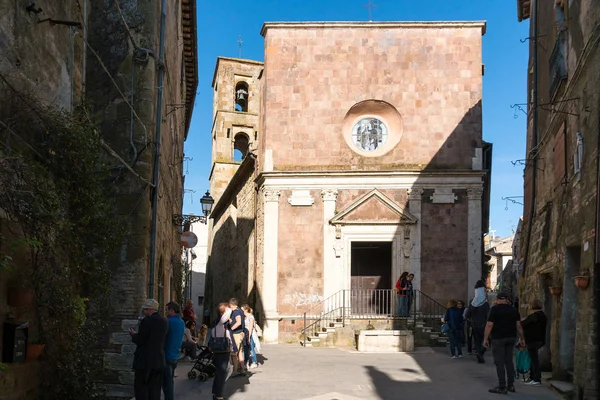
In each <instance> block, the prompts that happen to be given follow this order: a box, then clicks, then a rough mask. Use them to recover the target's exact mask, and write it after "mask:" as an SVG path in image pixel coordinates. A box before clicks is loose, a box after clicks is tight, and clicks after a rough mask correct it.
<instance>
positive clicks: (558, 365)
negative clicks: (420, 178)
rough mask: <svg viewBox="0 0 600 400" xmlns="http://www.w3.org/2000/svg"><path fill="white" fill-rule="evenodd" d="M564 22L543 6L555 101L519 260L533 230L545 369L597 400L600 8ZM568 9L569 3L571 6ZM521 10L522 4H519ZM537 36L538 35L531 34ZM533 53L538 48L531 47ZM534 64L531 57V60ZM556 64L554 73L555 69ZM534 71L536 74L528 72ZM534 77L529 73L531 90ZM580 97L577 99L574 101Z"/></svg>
mask: <svg viewBox="0 0 600 400" xmlns="http://www.w3.org/2000/svg"><path fill="white" fill-rule="evenodd" d="M563 3H564V4H565V12H566V17H565V18H566V22H565V23H564V24H558V23H557V22H556V20H557V15H556V14H555V8H554V4H553V2H552V3H548V4H546V3H543V2H540V5H539V19H538V24H539V28H538V29H539V32H549V34H548V35H546V36H545V37H543V38H539V42H538V58H539V60H538V66H539V67H538V71H539V76H538V85H539V86H538V94H539V99H538V102H539V103H540V104H544V103H552V106H549V107H541V109H540V110H539V129H538V146H539V153H538V160H539V161H538V172H537V174H538V175H537V184H536V187H535V190H536V197H535V212H534V215H533V216H534V218H533V224H531V223H530V220H529V217H530V211H529V207H530V206H531V203H532V201H533V198H532V174H533V173H534V171H533V168H532V167H531V166H528V167H526V169H525V212H524V219H523V222H524V225H523V235H522V238H523V240H521V250H520V252H521V254H525V253H526V252H525V249H526V247H527V231H528V230H529V229H531V241H530V243H529V257H528V258H527V259H526V260H525V270H524V271H523V270H520V271H519V282H518V285H519V294H520V296H519V297H520V305H521V312H522V314H523V315H526V314H527V305H528V304H529V303H530V302H531V300H532V299H534V298H538V299H540V300H541V301H542V302H543V304H544V311H545V312H546V313H547V314H548V315H549V318H550V324H549V332H548V343H549V345H548V346H546V348H544V349H543V350H542V353H543V355H542V356H543V359H544V361H545V366H546V368H550V367H551V369H552V372H553V375H554V377H555V378H562V379H569V376H570V375H572V376H573V377H574V378H573V379H574V384H575V392H576V393H575V398H579V399H592V398H596V397H597V390H598V388H597V387H596V386H595V385H596V382H597V380H596V376H597V371H596V368H595V356H594V354H595V351H594V350H595V349H596V346H597V345H598V341H597V327H596V326H595V323H594V321H595V318H596V313H597V309H595V307H594V294H593V289H592V288H593V286H594V279H597V277H595V276H593V271H594V253H595V252H597V251H598V249H595V244H594V243H595V235H597V234H598V233H597V232H596V231H595V229H596V226H595V221H596V218H597V215H596V202H597V196H598V187H597V179H598V169H597V162H598V151H597V149H598V140H599V139H598V137H599V134H600V132H599V130H598V129H599V128H598V127H599V126H600V125H599V122H600V115H599V113H600V96H599V95H598V93H597V91H594V90H591V89H590V88H592V87H597V86H598V84H599V83H600V73H599V72H598V71H599V70H600V68H599V65H600V57H599V56H598V54H599V52H598V47H597V45H598V37H599V34H600V7H598V6H597V4H595V2H593V1H590V0H578V1H570V2H563ZM567 3H568V4H567ZM519 5H520V4H519ZM557 26H558V27H561V26H563V27H564V30H563V32H562V33H561V35H562V36H563V37H564V38H565V42H564V43H563V44H562V45H560V44H559V45H557V38H558V31H557V29H556V27H557ZM532 35H535V33H533V31H532ZM557 46H561V47H562V49H563V54H564V55H565V58H566V63H565V66H566V69H565V71H566V79H565V80H564V81H562V82H561V83H559V84H558V86H557V87H558V90H557V91H556V92H555V93H554V95H553V94H552V93H551V84H552V82H553V79H554V78H555V75H553V73H554V71H553V69H552V64H551V63H550V58H551V55H552V52H553V51H556V50H558V48H557ZM530 50H532V48H530ZM530 66H532V59H531V57H530ZM549 66H550V67H549ZM530 71H532V70H531V69H530ZM532 82H533V74H532V73H530V74H529V89H528V90H531V89H532ZM569 99H575V100H569ZM528 116H529V119H530V120H529V127H528V141H527V150H528V151H531V149H532V146H533V143H532V129H533V126H532V120H531V116H532V112H530V113H529V114H528ZM578 132H579V133H580V134H581V137H582V138H583V158H582V163H581V175H579V174H578V173H576V172H575V168H574V167H575V165H574V163H575V153H576V152H577V148H578V146H577V133H578ZM578 275H587V276H590V283H589V286H588V288H587V289H585V290H582V289H579V288H577V287H576V286H575V284H574V277H575V276H578ZM549 287H560V288H561V294H560V295H558V296H554V295H551V294H550V291H549Z"/></svg>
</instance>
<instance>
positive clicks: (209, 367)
mask: <svg viewBox="0 0 600 400" xmlns="http://www.w3.org/2000/svg"><path fill="white" fill-rule="evenodd" d="M213 359H214V355H213V353H212V352H211V351H210V350H209V349H208V347H206V346H198V353H197V356H196V358H195V359H194V360H193V362H194V365H193V366H192V369H191V370H190V372H188V379H196V378H198V380H199V381H200V382H204V381H205V380H207V379H208V378H209V377H210V378H212V377H213V376H215V372H216V371H217V369H216V368H215V366H214V364H213Z"/></svg>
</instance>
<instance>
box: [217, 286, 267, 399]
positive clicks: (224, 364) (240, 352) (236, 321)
mask: <svg viewBox="0 0 600 400" xmlns="http://www.w3.org/2000/svg"><path fill="white" fill-rule="evenodd" d="M210 334H211V335H212V337H214V338H221V337H225V338H228V339H229V344H230V345H229V351H225V352H221V351H220V352H218V353H215V355H214V365H215V368H216V374H215V378H214V381H213V386H212V393H213V399H214V400H222V399H223V390H224V387H225V381H226V380H227V378H228V375H229V365H230V364H231V365H233V371H232V373H231V377H232V378H234V377H238V376H247V371H248V369H252V368H256V367H258V361H257V353H258V354H260V351H261V350H260V340H259V336H261V335H262V333H261V330H260V327H259V325H258V324H257V323H256V319H255V318H254V315H253V310H252V308H251V307H250V306H249V305H248V304H244V305H242V307H238V301H237V299H235V298H232V299H230V300H229V302H228V303H221V304H219V316H218V317H217V319H216V320H215V324H214V327H213V328H212V329H211V332H210ZM209 347H210V342H209Z"/></svg>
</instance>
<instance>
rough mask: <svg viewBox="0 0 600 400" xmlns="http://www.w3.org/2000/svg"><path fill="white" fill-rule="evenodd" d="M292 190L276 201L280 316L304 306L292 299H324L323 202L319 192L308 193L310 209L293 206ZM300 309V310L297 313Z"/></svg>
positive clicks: (286, 191)
mask: <svg viewBox="0 0 600 400" xmlns="http://www.w3.org/2000/svg"><path fill="white" fill-rule="evenodd" d="M291 194H292V191H291V190H282V191H281V197H280V199H279V238H278V239H279V242H278V245H279V251H278V253H277V257H278V263H277V265H278V266H279V268H278V274H279V279H278V287H277V296H278V300H277V301H278V304H279V309H278V311H279V313H280V314H282V315H294V314H297V313H299V311H300V310H302V312H303V311H304V308H305V307H304V306H303V305H298V304H297V302H296V301H294V295H295V294H298V293H300V294H301V295H302V296H317V297H318V298H322V297H323V273H324V265H323V223H322V221H323V200H322V199H321V191H320V190H312V191H310V194H311V196H312V197H313V198H314V204H313V205H312V206H308V207H307V206H292V205H291V204H289V203H288V199H289V198H290V196H291ZM299 307H300V309H299Z"/></svg>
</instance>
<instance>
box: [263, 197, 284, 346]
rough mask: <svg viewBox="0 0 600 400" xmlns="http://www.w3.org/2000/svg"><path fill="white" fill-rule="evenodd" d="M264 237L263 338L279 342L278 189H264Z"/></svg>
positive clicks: (267, 341)
mask: <svg viewBox="0 0 600 400" xmlns="http://www.w3.org/2000/svg"><path fill="white" fill-rule="evenodd" d="M263 193H264V196H265V197H264V202H265V204H264V205H265V207H264V208H265V210H264V211H265V213H264V224H263V225H264V237H263V281H262V293H261V297H262V303H263V310H264V313H265V328H264V330H263V340H264V341H265V343H277V339H278V336H279V313H278V301H277V280H278V275H277V274H278V272H277V256H278V243H277V242H278V233H279V232H278V228H279V194H280V192H279V191H278V190H269V189H264V188H263Z"/></svg>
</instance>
